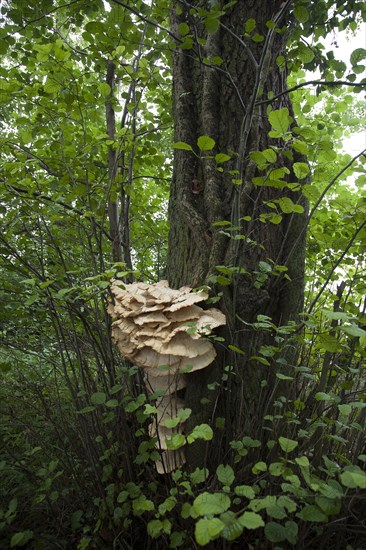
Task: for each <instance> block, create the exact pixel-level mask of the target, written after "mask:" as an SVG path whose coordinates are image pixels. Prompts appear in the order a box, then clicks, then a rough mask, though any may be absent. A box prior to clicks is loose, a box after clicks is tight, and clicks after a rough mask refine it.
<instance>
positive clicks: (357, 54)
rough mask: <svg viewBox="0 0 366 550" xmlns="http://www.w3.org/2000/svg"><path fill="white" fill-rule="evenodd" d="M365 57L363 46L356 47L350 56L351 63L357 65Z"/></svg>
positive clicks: (365, 51) (365, 52)
mask: <svg viewBox="0 0 366 550" xmlns="http://www.w3.org/2000/svg"><path fill="white" fill-rule="evenodd" d="M365 58H366V50H365V48H356V49H355V50H354V51H353V52H352V53H351V56H350V61H351V63H352V65H357V64H358V63H359V62H360V61H362V60H363V59H365Z"/></svg>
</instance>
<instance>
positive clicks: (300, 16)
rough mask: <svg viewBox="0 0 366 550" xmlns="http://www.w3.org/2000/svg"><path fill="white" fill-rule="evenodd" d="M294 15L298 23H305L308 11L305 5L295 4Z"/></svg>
mask: <svg viewBox="0 0 366 550" xmlns="http://www.w3.org/2000/svg"><path fill="white" fill-rule="evenodd" d="M294 15H295V17H296V19H297V20H298V21H299V22H300V23H306V21H307V20H308V19H309V12H308V10H307V9H306V7H305V6H302V5H301V4H299V5H297V6H296V7H295V9H294Z"/></svg>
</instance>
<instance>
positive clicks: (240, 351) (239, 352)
mask: <svg viewBox="0 0 366 550" xmlns="http://www.w3.org/2000/svg"><path fill="white" fill-rule="evenodd" d="M228 348H229V349H231V351H235V353H238V354H239V355H245V352H244V351H243V350H242V349H239V348H237V347H236V346H233V345H232V344H229V345H228Z"/></svg>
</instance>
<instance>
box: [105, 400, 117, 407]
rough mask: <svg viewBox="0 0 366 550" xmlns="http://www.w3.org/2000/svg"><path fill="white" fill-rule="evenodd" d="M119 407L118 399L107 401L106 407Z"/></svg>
mask: <svg viewBox="0 0 366 550" xmlns="http://www.w3.org/2000/svg"><path fill="white" fill-rule="evenodd" d="M118 405H119V402H118V400H117V399H108V401H106V403H105V406H106V407H108V408H109V409H115V408H116V407H118Z"/></svg>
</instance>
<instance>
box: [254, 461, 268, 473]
mask: <svg viewBox="0 0 366 550" xmlns="http://www.w3.org/2000/svg"><path fill="white" fill-rule="evenodd" d="M266 471H267V464H266V463H265V462H262V461H260V462H257V463H256V464H254V466H253V468H252V472H253V474H260V473H262V472H266Z"/></svg>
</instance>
